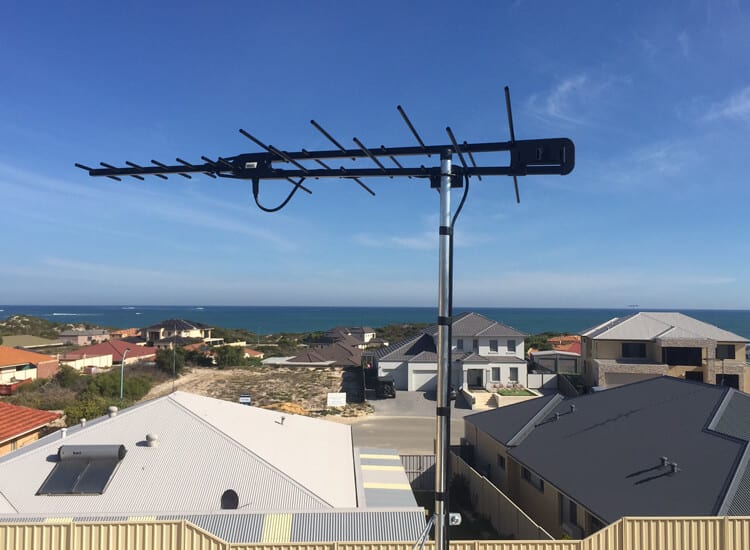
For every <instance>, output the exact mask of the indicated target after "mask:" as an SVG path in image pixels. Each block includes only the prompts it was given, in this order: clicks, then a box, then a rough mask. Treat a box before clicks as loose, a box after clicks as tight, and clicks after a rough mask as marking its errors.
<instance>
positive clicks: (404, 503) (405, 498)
mask: <svg viewBox="0 0 750 550" xmlns="http://www.w3.org/2000/svg"><path fill="white" fill-rule="evenodd" d="M355 455H356V462H357V465H358V472H357V478H358V479H359V480H361V485H362V488H363V489H364V491H363V494H364V500H365V502H364V503H360V505H364V506H366V507H368V508H373V507H385V506H391V507H394V506H397V507H414V506H417V501H416V500H415V499H414V493H413V492H412V489H411V485H410V484H409V478H408V477H407V476H406V472H405V471H404V466H403V464H402V463H401V457H400V456H399V454H398V451H395V450H393V449H369V448H361V449H357V450H356V451H355Z"/></svg>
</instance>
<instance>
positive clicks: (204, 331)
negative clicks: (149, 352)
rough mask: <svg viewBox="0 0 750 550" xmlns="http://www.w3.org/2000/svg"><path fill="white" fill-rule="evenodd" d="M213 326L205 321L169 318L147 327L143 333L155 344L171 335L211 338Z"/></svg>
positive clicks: (202, 338)
mask: <svg viewBox="0 0 750 550" xmlns="http://www.w3.org/2000/svg"><path fill="white" fill-rule="evenodd" d="M212 330H213V328H211V327H209V326H208V325H204V324H203V323H196V322H195V321H186V320H185V319H167V320H166V321H162V322H161V323H157V324H155V325H151V326H150V327H146V328H144V329H143V330H142V331H141V335H142V336H143V337H144V338H145V339H146V340H147V341H148V342H149V345H151V346H153V345H155V344H156V342H158V341H159V340H163V339H164V338H170V337H175V336H176V337H179V338H200V339H201V340H205V339H210V338H211V331H212Z"/></svg>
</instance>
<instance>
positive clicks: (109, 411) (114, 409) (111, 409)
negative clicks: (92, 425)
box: [107, 405, 117, 418]
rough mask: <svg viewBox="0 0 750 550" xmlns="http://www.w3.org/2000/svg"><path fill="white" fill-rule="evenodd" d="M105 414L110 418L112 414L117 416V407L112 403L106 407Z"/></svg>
mask: <svg viewBox="0 0 750 550" xmlns="http://www.w3.org/2000/svg"><path fill="white" fill-rule="evenodd" d="M107 414H108V415H109V417H110V418H112V417H113V416H117V407H115V406H114V405H112V406H110V407H108V408H107Z"/></svg>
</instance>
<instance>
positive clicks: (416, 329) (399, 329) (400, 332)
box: [375, 323, 430, 344]
mask: <svg viewBox="0 0 750 550" xmlns="http://www.w3.org/2000/svg"><path fill="white" fill-rule="evenodd" d="M429 326H430V323H405V324H397V325H386V326H384V327H381V328H377V329H375V333H376V334H377V336H378V338H381V339H383V340H385V341H387V342H388V343H389V344H394V343H396V342H398V341H400V340H405V339H406V338H411V337H412V336H416V335H417V334H419V333H420V332H422V331H423V330H424V329H426V328H427V327H429Z"/></svg>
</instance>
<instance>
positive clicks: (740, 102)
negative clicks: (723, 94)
mask: <svg viewBox="0 0 750 550" xmlns="http://www.w3.org/2000/svg"><path fill="white" fill-rule="evenodd" d="M704 118H705V119H706V120H718V119H723V118H728V119H736V120H745V121H750V86H747V87H745V88H743V89H742V90H740V91H739V92H737V93H736V94H734V95H733V96H731V97H729V98H727V99H725V100H724V101H721V102H719V103H715V104H714V105H712V106H711V108H710V109H709V110H708V112H707V113H706V115H705V116H704Z"/></svg>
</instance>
